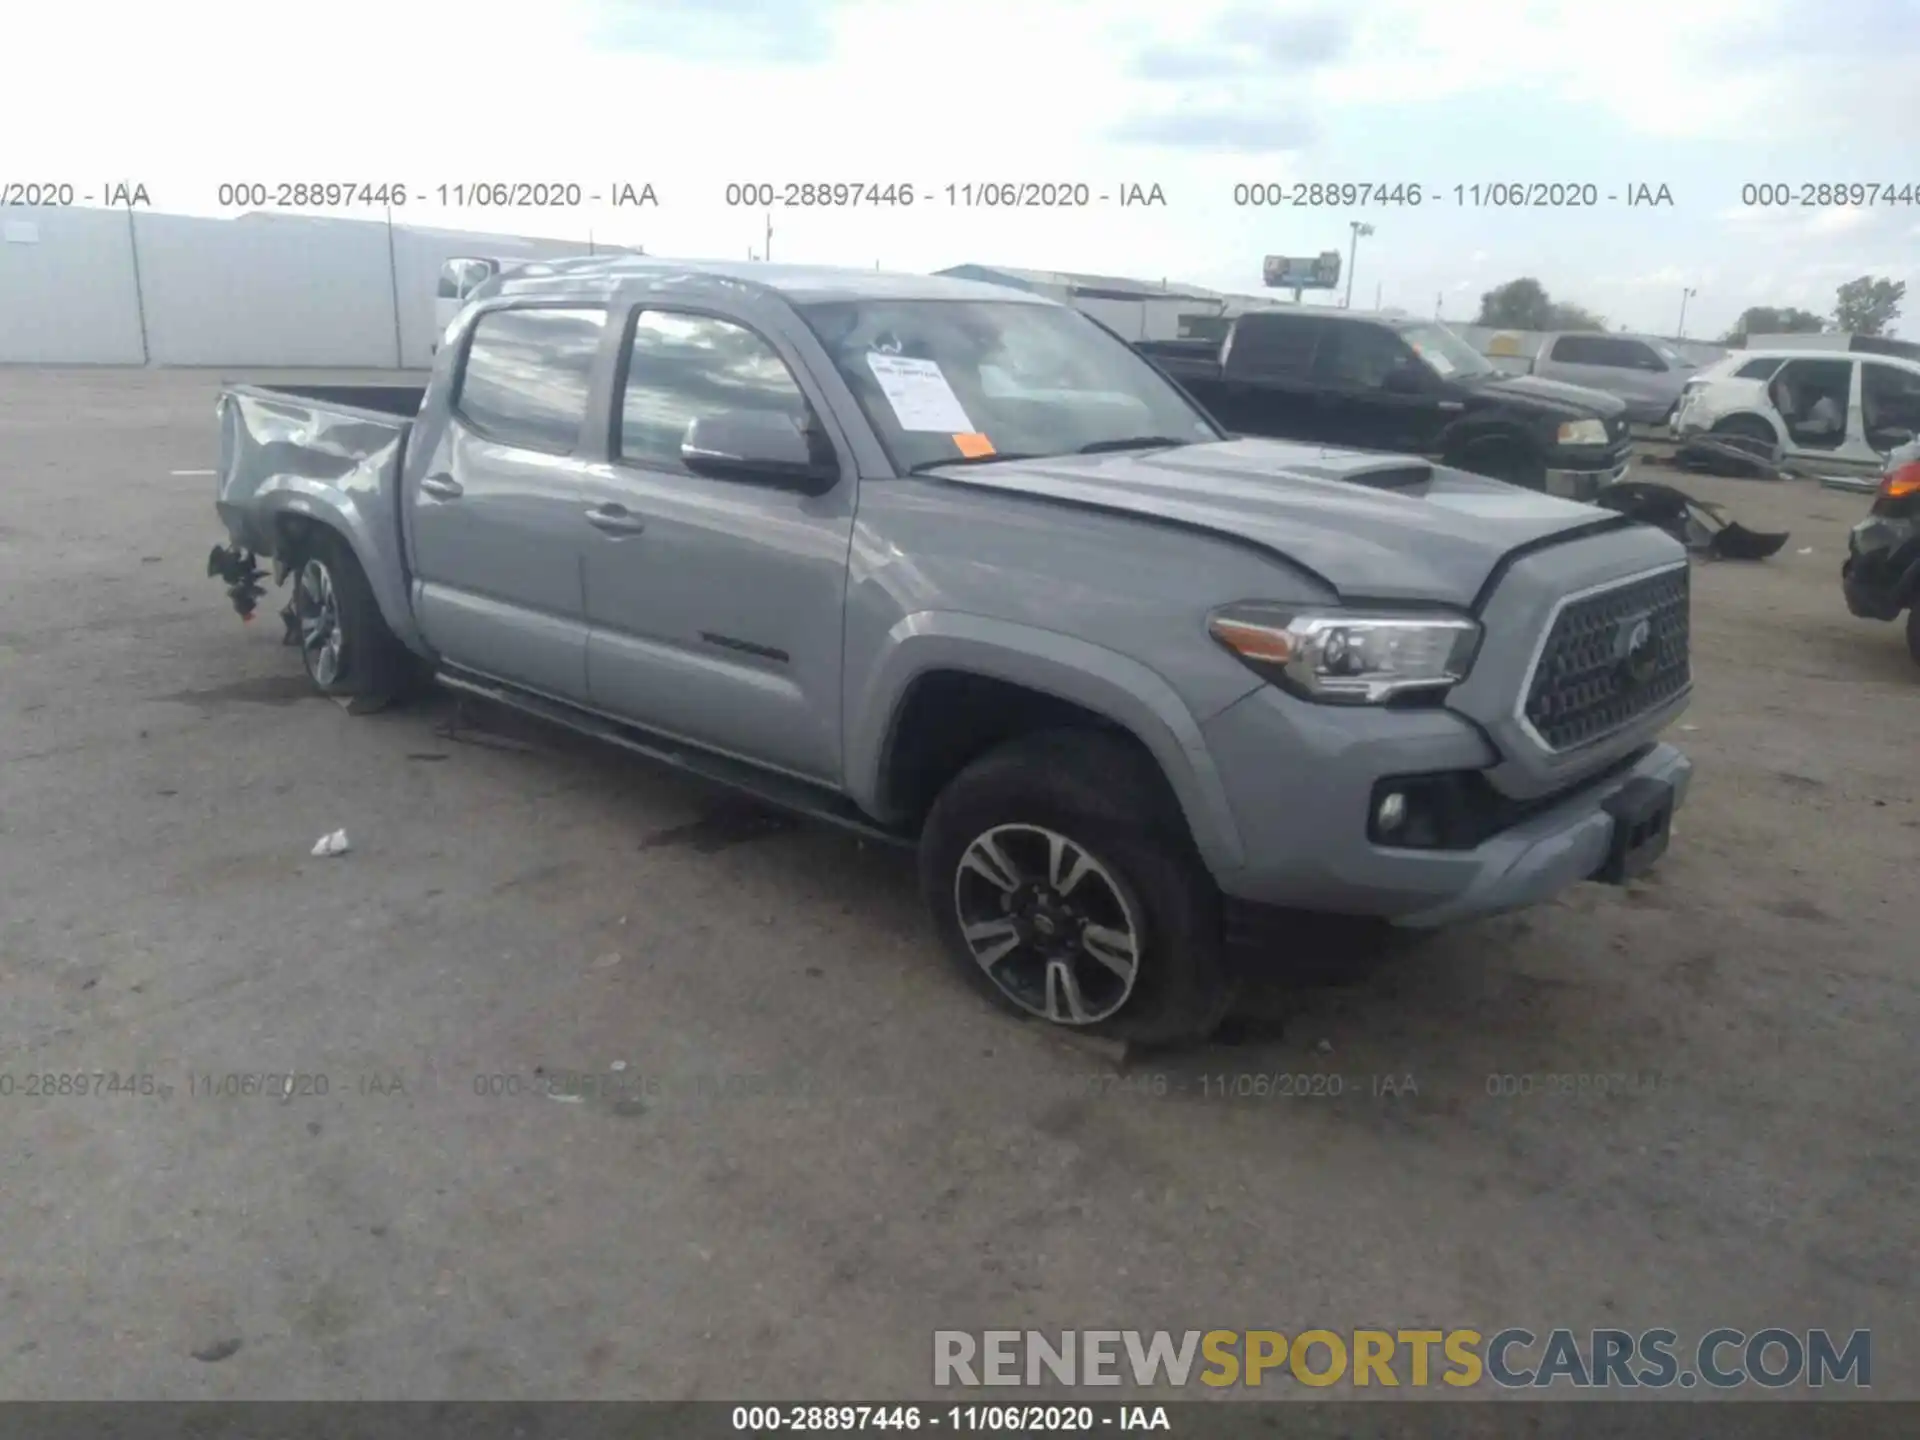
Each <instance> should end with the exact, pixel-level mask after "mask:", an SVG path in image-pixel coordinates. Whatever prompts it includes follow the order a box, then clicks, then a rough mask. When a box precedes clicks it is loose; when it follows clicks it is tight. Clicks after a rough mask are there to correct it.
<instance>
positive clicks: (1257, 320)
mask: <svg viewBox="0 0 1920 1440" xmlns="http://www.w3.org/2000/svg"><path fill="white" fill-rule="evenodd" d="M1326 323H1327V322H1326V321H1324V320H1321V319H1319V318H1317V317H1315V316H1310V315H1273V314H1268V315H1252V316H1245V317H1243V318H1242V319H1241V320H1240V321H1239V322H1238V323H1237V324H1236V325H1235V326H1234V329H1233V335H1232V338H1231V343H1230V348H1229V349H1228V351H1227V355H1226V368H1227V369H1229V370H1231V371H1235V372H1238V373H1240V374H1243V375H1261V376H1268V377H1273V378H1279V379H1284V378H1287V377H1292V376H1300V377H1304V376H1305V375H1306V373H1307V371H1308V369H1309V368H1310V367H1311V366H1312V364H1313V351H1314V346H1315V344H1316V343H1317V342H1318V341H1319V339H1320V336H1321V333H1322V332H1323V330H1324V329H1325V328H1326Z"/></svg>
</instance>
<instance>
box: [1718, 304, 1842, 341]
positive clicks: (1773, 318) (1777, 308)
mask: <svg viewBox="0 0 1920 1440" xmlns="http://www.w3.org/2000/svg"><path fill="white" fill-rule="evenodd" d="M1826 328H1827V322H1826V321H1824V320H1822V319H1821V318H1820V317H1819V316H1818V315H1816V314H1814V313H1813V312H1812V311H1811V310H1798V309H1795V308H1794V307H1793V306H1791V305H1749V306H1748V307H1747V308H1746V309H1745V310H1742V311H1741V312H1740V318H1739V319H1738V320H1736V321H1734V322H1733V329H1731V330H1729V331H1728V332H1727V333H1726V336H1725V337H1724V338H1723V339H1722V341H1721V343H1722V344H1723V345H1733V344H1738V343H1739V342H1740V341H1743V340H1745V339H1746V338H1747V336H1749V335H1817V334H1819V333H1820V332H1821V331H1822V330H1824V329H1826Z"/></svg>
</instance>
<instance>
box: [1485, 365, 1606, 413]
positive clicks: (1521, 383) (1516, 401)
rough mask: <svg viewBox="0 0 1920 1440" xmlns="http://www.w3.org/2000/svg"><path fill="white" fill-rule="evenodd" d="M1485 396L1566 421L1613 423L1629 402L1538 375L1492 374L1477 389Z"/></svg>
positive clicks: (1601, 391)
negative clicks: (1606, 421)
mask: <svg viewBox="0 0 1920 1440" xmlns="http://www.w3.org/2000/svg"><path fill="white" fill-rule="evenodd" d="M1474 389H1475V390H1476V392H1478V393H1480V394H1483V395H1497V396H1499V397H1500V398H1501V399H1502V400H1504V401H1506V402H1508V403H1509V404H1512V405H1515V406H1518V407H1520V408H1521V409H1525V410H1533V411H1537V412H1538V413H1540V414H1542V415H1558V416H1559V417H1560V418H1562V419H1564V420H1588V419H1600V420H1609V421H1611V420H1614V419H1616V418H1618V417H1619V416H1622V415H1625V414H1626V413H1627V402H1626V401H1624V400H1622V399H1621V398H1620V397H1619V396H1617V395H1609V394H1607V392H1606V391H1604V390H1590V389H1588V388H1587V387H1586V386H1585V385H1569V384H1567V383H1566V382H1565V381H1562V380H1547V379H1544V378H1542V377H1541V376H1539V375H1489V376H1488V377H1487V378H1486V379H1484V380H1482V381H1480V382H1479V384H1477V385H1476V386H1474Z"/></svg>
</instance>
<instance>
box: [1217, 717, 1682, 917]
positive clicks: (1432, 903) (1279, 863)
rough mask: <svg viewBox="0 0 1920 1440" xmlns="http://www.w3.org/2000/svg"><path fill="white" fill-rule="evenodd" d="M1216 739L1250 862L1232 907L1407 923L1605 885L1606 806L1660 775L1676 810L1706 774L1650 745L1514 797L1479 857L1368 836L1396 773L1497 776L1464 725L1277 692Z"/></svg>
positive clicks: (1235, 880)
mask: <svg viewBox="0 0 1920 1440" xmlns="http://www.w3.org/2000/svg"><path fill="white" fill-rule="evenodd" d="M1202 730H1203V732H1204V734H1205V737H1206V744H1207V750H1208V752H1209V754H1211V756H1212V757H1213V760H1214V763H1215V765H1216V767H1217V768H1218V771H1219V773H1220V775H1221V776H1222V778H1223V779H1224V780H1225V782H1226V790H1227V796H1228V803H1229V804H1230V805H1231V806H1232V809H1233V814H1234V821H1235V824H1236V827H1237V829H1238V831H1239V835H1240V840H1241V851H1242V854H1243V855H1244V857H1245V859H1244V861H1243V863H1242V864H1241V865H1240V866H1238V867H1236V868H1234V869H1232V870H1227V871H1216V873H1215V875H1214V879H1215V881H1216V882H1217V883H1218V885H1219V887H1220V889H1221V892H1222V893H1223V894H1224V895H1225V896H1226V897H1227V898H1228V900H1229V901H1232V902H1237V907H1238V908H1243V909H1244V908H1246V907H1256V908H1272V909H1287V910H1309V911H1316V912H1320V913H1324V914H1333V915H1357V916H1371V917H1375V918H1378V919H1383V920H1389V921H1392V922H1393V923H1395V924H1398V925H1409V926H1431V925H1442V924H1447V923H1450V922H1452V921H1455V920H1464V919H1468V918H1471V917H1473V916H1477V915H1491V914H1497V913H1499V912H1501V911H1505V910H1515V909H1520V908H1523V907H1525V906H1528V905H1533V904H1537V903H1539V902H1541V901H1543V900H1546V899H1548V898H1550V897H1551V896H1552V895H1554V894H1555V893H1557V892H1558V891H1561V890H1564V889H1566V888H1567V887H1568V886H1570V885H1574V884H1577V883H1578V882H1580V881H1582V880H1586V879H1590V878H1593V877H1594V876H1595V874H1596V872H1597V871H1599V870H1600V868H1601V867H1602V865H1604V864H1605V863H1606V861H1607V858H1608V853H1609V846H1610V844H1611V841H1612V839H1613V831H1614V819H1613V816H1612V815H1611V814H1609V813H1608V811H1607V809H1606V806H1607V803H1608V801H1610V800H1612V799H1614V798H1615V797H1616V796H1617V795H1619V794H1620V792H1621V791H1623V790H1624V789H1625V788H1626V787H1627V786H1628V784H1630V783H1631V782H1632V781H1634V780H1638V779H1646V780H1650V781H1657V782H1664V783H1667V784H1670V785H1671V786H1672V787H1673V803H1674V806H1675V808H1676V809H1677V808H1678V806H1679V805H1680V803H1681V802H1682V801H1684V799H1685V798H1686V791H1687V785H1688V782H1689V780H1690V779H1691V777H1692V773H1693V767H1692V765H1691V763H1690V762H1689V761H1688V760H1687V758H1686V757H1685V756H1684V755H1682V754H1681V753H1680V752H1679V751H1678V750H1676V749H1675V748H1674V747H1672V746H1671V745H1665V744H1660V743H1658V742H1651V741H1649V742H1642V745H1641V747H1640V748H1639V749H1638V750H1627V751H1625V752H1623V753H1620V754H1619V755H1618V757H1617V758H1616V759H1612V760H1609V761H1607V762H1606V763H1605V764H1604V765H1603V766H1602V768H1600V769H1599V770H1598V771H1597V772H1595V773H1593V774H1591V775H1590V776H1589V777H1587V778H1584V779H1579V780H1575V781H1573V782H1572V783H1571V784H1565V786H1564V788H1557V789H1554V790H1550V791H1546V792H1541V793H1536V794H1534V795H1531V796H1527V795H1524V794H1522V793H1520V792H1518V791H1516V790H1514V789H1511V788H1507V787H1502V789H1501V793H1502V794H1503V795H1506V796H1508V797H1509V798H1511V799H1513V800H1514V801H1516V802H1517V803H1519V804H1520V805H1521V806H1522V807H1523V813H1522V816H1521V818H1519V819H1518V820H1515V821H1514V822H1512V823H1511V824H1510V825H1508V826H1507V828H1504V829H1501V830H1498V831H1497V832H1495V833H1493V834H1491V835H1489V836H1488V838H1486V839H1485V840H1483V841H1481V842H1480V843H1479V844H1478V845H1476V846H1474V847H1473V848H1471V849H1456V850H1440V849H1410V848H1403V847H1399V846H1390V845H1381V844H1376V843H1374V842H1373V841H1372V840H1371V839H1369V838H1368V835H1367V817H1368V811H1369V809H1370V808H1371V805H1372V799H1373V788H1374V786H1375V785H1376V784H1377V783H1379V782H1380V781H1382V780H1383V779H1385V778H1386V777H1389V776H1417V775H1440V774H1445V773H1449V772H1456V771H1479V772H1480V773H1482V774H1483V775H1488V776H1491V775H1493V774H1495V773H1496V772H1497V771H1498V770H1499V769H1500V767H1501V760H1502V757H1501V755H1500V753H1499V751H1498V750H1496V749H1495V748H1494V746H1493V745H1492V744H1491V743H1490V742H1489V740H1488V738H1487V734H1486V732H1485V731H1484V730H1483V729H1481V727H1480V726H1478V725H1476V724H1474V723H1473V722H1472V721H1470V720H1468V719H1467V718H1466V717H1465V716H1463V715H1460V714H1457V713H1455V712H1454V711H1452V710H1449V709H1443V708H1434V709H1409V710H1396V709H1392V708H1390V707H1371V706H1352V707H1347V706H1331V705H1312V704H1308V703H1307V702H1305V701H1301V700H1296V699H1294V698H1293V697H1291V696H1287V695H1284V694H1282V693H1280V692H1278V691H1276V690H1274V689H1273V688H1271V687H1267V688H1263V689H1261V690H1258V691H1255V692H1254V693H1253V694H1251V695H1249V696H1248V697H1247V698H1245V699H1243V700H1241V701H1239V702H1237V703H1236V704H1234V705H1231V706H1229V707H1228V708H1227V709H1226V710H1224V711H1222V712H1221V713H1220V714H1219V715H1216V716H1215V717H1213V719H1211V720H1209V721H1208V722H1207V723H1206V724H1205V725H1204V726H1203V727H1202Z"/></svg>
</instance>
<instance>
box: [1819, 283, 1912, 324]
mask: <svg viewBox="0 0 1920 1440" xmlns="http://www.w3.org/2000/svg"><path fill="white" fill-rule="evenodd" d="M1906 295H1907V282H1906V281H1904V280H1879V279H1875V278H1874V277H1873V276H1871V275H1862V276H1861V277H1860V278H1859V279H1858V280H1849V281H1847V283H1846V284H1844V285H1842V286H1841V287H1840V288H1839V290H1837V291H1836V292H1835V293H1834V297H1833V322H1834V324H1835V325H1837V326H1838V327H1839V328H1840V329H1841V330H1842V331H1844V332H1846V333H1847V334H1850V335H1884V334H1886V331H1887V327H1888V326H1889V325H1891V324H1893V322H1894V321H1895V320H1897V319H1899V318H1900V302H1901V301H1902V300H1904V299H1905V298H1906Z"/></svg>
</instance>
